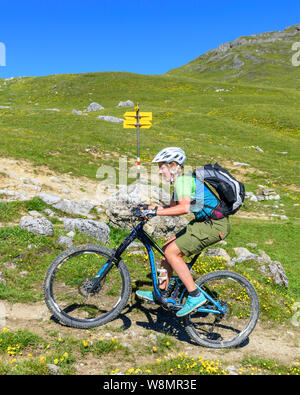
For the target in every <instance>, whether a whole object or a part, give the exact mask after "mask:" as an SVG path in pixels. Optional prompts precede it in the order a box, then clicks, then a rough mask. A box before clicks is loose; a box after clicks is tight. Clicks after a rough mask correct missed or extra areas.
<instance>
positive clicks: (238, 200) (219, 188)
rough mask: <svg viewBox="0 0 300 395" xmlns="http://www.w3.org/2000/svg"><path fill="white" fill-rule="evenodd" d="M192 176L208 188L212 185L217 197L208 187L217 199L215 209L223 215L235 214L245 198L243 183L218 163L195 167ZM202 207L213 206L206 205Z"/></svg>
mask: <svg viewBox="0 0 300 395" xmlns="http://www.w3.org/2000/svg"><path fill="white" fill-rule="evenodd" d="M193 176H194V177H196V178H197V179H198V180H199V181H201V182H203V183H204V184H205V185H206V186H207V187H208V188H209V186H212V187H213V188H214V189H215V190H216V192H217V193H218V195H219V197H218V196H216V195H215V194H214V192H213V191H212V190H211V188H209V189H210V191H211V192H212V193H213V194H214V195H215V196H216V198H217V199H218V201H219V207H218V209H217V210H216V211H220V212H221V213H222V214H223V215H224V216H228V215H233V214H235V213H236V212H237V211H238V210H239V209H240V207H241V206H242V204H243V202H244V200H245V186H244V184H243V183H242V182H240V181H238V180H237V179H236V178H234V177H233V176H232V175H231V174H230V173H229V171H228V170H226V169H225V168H224V167H222V166H220V165H219V164H218V163H215V164H214V165H211V164H207V165H204V166H201V167H197V168H196V169H195V170H194V171H193ZM204 207H208V208H213V207H209V206H206V205H204Z"/></svg>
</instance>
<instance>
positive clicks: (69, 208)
mask: <svg viewBox="0 0 300 395" xmlns="http://www.w3.org/2000/svg"><path fill="white" fill-rule="evenodd" d="M38 197H39V198H40V199H42V200H43V201H44V202H45V203H47V204H49V205H50V206H52V207H54V208H56V209H57V210H61V211H63V212H64V213H68V214H74V215H85V216H86V215H88V213H89V212H90V210H91V209H92V208H94V207H95V204H94V203H92V202H75V201H73V200H69V199H63V198H61V197H59V196H57V195H53V194H51V193H40V194H39V195H38Z"/></svg>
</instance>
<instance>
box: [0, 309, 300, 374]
mask: <svg viewBox="0 0 300 395" xmlns="http://www.w3.org/2000/svg"><path fill="white" fill-rule="evenodd" d="M133 307H139V309H136V308H134V309H128V308H126V309H125V310H124V312H123V313H122V314H121V315H120V316H119V318H117V319H116V320H114V321H112V322H110V323H108V324H106V325H104V326H102V327H98V328H96V329H94V330H93V331H92V333H91V332H89V331H86V330H80V329H74V328H68V327H65V326H63V325H60V324H59V323H57V322H55V321H54V320H53V319H51V314H50V312H49V311H48V309H47V307H46V306H45V304H44V303H42V302H40V303H29V304H21V303H16V304H9V303H7V302H4V309H3V306H2V318H1V317H0V326H1V322H2V326H3V324H4V322H5V326H6V327H8V328H10V329H12V330H17V329H22V330H24V329H28V330H30V331H33V332H34V333H37V334H39V335H41V336H42V337H44V338H45V336H47V335H48V334H49V333H50V331H57V332H58V333H59V336H60V337H62V338H63V337H72V338H77V339H82V340H83V339H88V338H90V337H91V336H93V337H95V338H98V337H103V338H107V339H109V338H111V337H114V338H115V339H117V340H118V341H120V342H121V343H123V344H126V345H127V346H128V347H129V349H130V350H131V351H132V352H131V353H130V355H129V356H128V358H127V357H126V358H124V357H122V358H120V359H118V358H115V357H113V356H109V355H108V356H104V357H101V358H99V359H98V358H95V357H94V356H92V354H87V356H86V357H85V358H81V359H79V360H77V364H76V368H77V372H76V374H101V373H103V371H104V369H105V368H107V366H111V368H114V369H116V368H119V369H120V370H121V371H123V372H124V371H126V369H129V368H132V367H134V366H135V367H139V366H142V365H143V364H146V363H149V362H151V361H152V360H153V361H152V362H153V363H154V362H155V359H156V358H157V356H154V355H153V356H152V355H150V356H149V355H144V354H143V353H139V348H140V345H145V344H147V343H148V344H149V342H150V343H151V342H152V341H153V335H154V338H155V336H158V335H159V334H162V333H168V334H169V335H170V336H171V337H172V339H173V340H175V342H176V347H175V348H174V349H173V351H171V352H170V353H168V355H169V356H172V355H173V356H176V355H177V354H178V353H179V352H181V353H182V352H184V353H186V354H187V355H188V356H191V357H194V358H197V357H199V356H202V357H203V358H204V359H209V360H214V361H216V360H219V361H221V362H222V363H223V364H224V366H228V365H231V366H232V365H233V366H237V367H238V366H239V361H241V360H242V359H243V358H244V357H246V356H257V357H260V358H264V359H272V360H276V361H278V362H280V363H283V364H287V365H292V364H293V363H294V362H299V360H300V336H299V335H300V327H295V326H292V325H290V326H287V325H275V324H273V325H272V326H270V325H269V324H268V323H262V322H259V323H258V324H257V326H256V328H255V330H254V332H253V333H252V334H251V336H250V339H249V341H248V342H246V344H244V345H243V346H242V347H240V348H237V349H227V350H214V349H207V348H203V347H201V346H198V345H195V344H194V343H192V342H191V341H190V339H189V337H188V336H187V334H186V332H185V330H184V329H183V327H182V326H181V325H180V324H179V322H178V321H177V319H176V318H175V316H174V315H173V314H171V313H169V312H166V311H164V310H163V309H161V308H159V307H158V306H153V305H148V304H141V305H134V306H133ZM3 310H4V311H5V319H4V317H3ZM0 311H1V309H0ZM175 350H176V351H175Z"/></svg>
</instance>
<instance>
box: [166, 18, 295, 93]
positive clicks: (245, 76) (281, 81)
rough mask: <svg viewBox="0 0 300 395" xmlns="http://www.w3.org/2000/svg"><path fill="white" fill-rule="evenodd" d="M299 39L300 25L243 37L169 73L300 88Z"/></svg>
mask: <svg viewBox="0 0 300 395" xmlns="http://www.w3.org/2000/svg"><path fill="white" fill-rule="evenodd" d="M299 41H300V24H297V25H293V26H289V27H287V28H285V29H284V30H283V31H272V32H266V33H259V34H253V35H251V36H241V37H239V38H237V39H236V40H234V41H231V42H228V43H224V44H221V45H219V46H218V47H217V48H215V49H212V50H210V51H208V52H206V53H204V54H202V55H200V56H199V57H197V58H196V59H194V60H192V61H191V62H189V63H188V64H186V65H184V66H182V67H180V68H177V69H174V70H170V71H169V74H176V75H179V74H183V75H187V76H191V77H194V78H201V79H204V78H209V79H211V80H218V81H227V82H234V81H240V82H247V83H249V82H251V83H254V84H269V83H271V82H272V85H273V86H274V85H275V86H281V87H285V88H286V87H289V88H299V87H300V68H299V67H296V66H294V65H293V61H292V58H293V55H295V54H296V47H295V48H294V47H293V45H294V44H295V43H297V42H299ZM293 48H294V49H293Z"/></svg>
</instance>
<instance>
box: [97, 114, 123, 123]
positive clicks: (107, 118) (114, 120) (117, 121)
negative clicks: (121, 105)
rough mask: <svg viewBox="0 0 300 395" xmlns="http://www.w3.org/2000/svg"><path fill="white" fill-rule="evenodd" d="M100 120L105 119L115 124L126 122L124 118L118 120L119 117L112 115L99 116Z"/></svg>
mask: <svg viewBox="0 0 300 395" xmlns="http://www.w3.org/2000/svg"><path fill="white" fill-rule="evenodd" d="M97 118H98V119H103V120H104V121H107V122H114V123H121V122H123V121H124V119H123V118H117V117H113V116H111V115H99V117H97Z"/></svg>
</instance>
